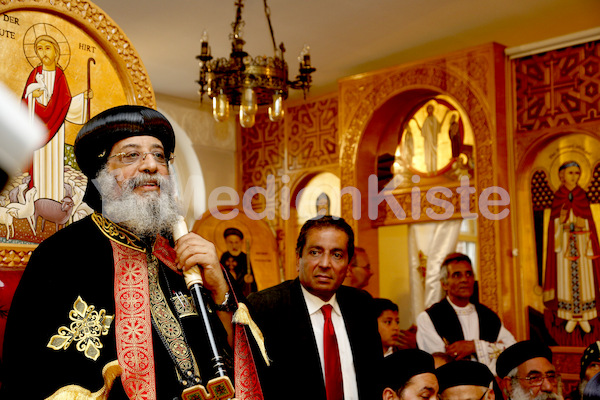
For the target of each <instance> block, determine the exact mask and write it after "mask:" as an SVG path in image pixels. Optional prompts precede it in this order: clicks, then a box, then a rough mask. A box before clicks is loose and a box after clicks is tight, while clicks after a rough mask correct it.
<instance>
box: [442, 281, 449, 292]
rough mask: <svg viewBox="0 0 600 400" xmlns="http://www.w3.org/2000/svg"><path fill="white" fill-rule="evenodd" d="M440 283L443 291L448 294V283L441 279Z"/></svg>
mask: <svg viewBox="0 0 600 400" xmlns="http://www.w3.org/2000/svg"><path fill="white" fill-rule="evenodd" d="M440 283H441V285H442V289H444V290H445V291H446V292H447V291H448V282H444V280H443V279H440Z"/></svg>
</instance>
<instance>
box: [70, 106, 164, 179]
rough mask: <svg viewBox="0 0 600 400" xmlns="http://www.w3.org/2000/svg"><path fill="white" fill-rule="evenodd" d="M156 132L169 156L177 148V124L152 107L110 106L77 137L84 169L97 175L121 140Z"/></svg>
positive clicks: (77, 151) (87, 173) (92, 174)
mask: <svg viewBox="0 0 600 400" xmlns="http://www.w3.org/2000/svg"><path fill="white" fill-rule="evenodd" d="M146 135H147V136H154V137H156V138H157V139H158V140H160V141H161V142H162V144H163V146H164V148H165V155H166V156H167V157H168V156H169V155H170V154H171V153H173V150H174V149H175V134H174V132H173V127H172V126H171V124H170V123H169V121H168V120H167V119H166V118H165V116H164V115H162V114H161V113H159V112H158V111H156V110H153V109H152V108H148V107H144V106H135V105H124V106H117V107H113V108H109V109H108V110H105V111H103V112H101V113H100V114H98V115H96V116H95V117H94V118H92V119H90V120H89V121H88V122H87V123H86V124H85V125H84V126H83V127H82V128H81V130H80V131H79V133H78V134H77V137H76V138H75V158H76V159H77V164H79V168H81V170H82V171H83V173H84V174H85V175H86V176H87V177H88V178H89V179H93V178H95V177H96V175H97V174H98V171H100V169H101V168H102V167H103V166H104V164H105V163H106V160H107V158H108V155H109V153H110V151H111V149H112V147H113V146H114V144H115V143H117V142H118V141H119V140H123V139H126V138H128V137H132V136H146Z"/></svg>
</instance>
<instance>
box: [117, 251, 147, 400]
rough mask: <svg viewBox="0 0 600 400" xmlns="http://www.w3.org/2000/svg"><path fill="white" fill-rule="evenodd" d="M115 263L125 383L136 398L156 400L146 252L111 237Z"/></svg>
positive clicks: (126, 390)
mask: <svg viewBox="0 0 600 400" xmlns="http://www.w3.org/2000/svg"><path fill="white" fill-rule="evenodd" d="M110 243H111V245H112V248H113V256H114V262H115V334H116V343H117V356H118V359H119V365H120V366H121V368H122V369H123V374H122V375H121V383H122V385H123V389H124V390H125V393H126V394H127V396H128V397H129V398H130V399H132V400H156V374H155V370H154V352H153V347H152V320H151V318H152V317H151V316H150V294H149V290H148V270H147V266H146V253H144V252H141V251H139V250H134V249H132V248H129V247H126V246H124V245H122V244H120V243H118V242H116V241H114V240H111V242H110Z"/></svg>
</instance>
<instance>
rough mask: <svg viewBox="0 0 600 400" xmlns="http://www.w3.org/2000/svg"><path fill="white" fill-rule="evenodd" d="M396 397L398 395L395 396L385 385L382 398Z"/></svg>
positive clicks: (384, 399) (391, 398) (391, 399)
mask: <svg viewBox="0 0 600 400" xmlns="http://www.w3.org/2000/svg"><path fill="white" fill-rule="evenodd" d="M397 398H398V396H396V392H394V391H393V390H392V389H390V388H389V387H387V388H385V389H384V390H383V396H382V399H383V400H394V399H397Z"/></svg>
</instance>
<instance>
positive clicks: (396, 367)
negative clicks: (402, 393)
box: [383, 349, 435, 391]
mask: <svg viewBox="0 0 600 400" xmlns="http://www.w3.org/2000/svg"><path fill="white" fill-rule="evenodd" d="M434 371H435V363H434V361H433V357H432V356H431V354H429V353H427V352H425V351H423V350H419V349H406V350H398V351H397V352H395V353H393V354H391V355H389V356H387V357H386V358H384V360H383V372H384V373H383V376H384V382H383V383H384V388H388V387H389V388H391V389H393V390H394V391H397V390H398V389H400V388H401V387H403V386H404V385H406V383H407V382H408V381H409V380H410V378H412V377H413V376H415V375H420V374H424V373H427V372H430V373H434Z"/></svg>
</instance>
